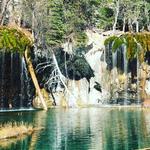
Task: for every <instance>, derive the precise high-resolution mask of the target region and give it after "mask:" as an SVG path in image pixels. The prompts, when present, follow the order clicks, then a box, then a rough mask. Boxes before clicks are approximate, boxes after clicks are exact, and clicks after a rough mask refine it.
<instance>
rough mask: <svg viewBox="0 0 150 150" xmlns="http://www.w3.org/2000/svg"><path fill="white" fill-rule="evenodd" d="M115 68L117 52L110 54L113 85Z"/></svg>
mask: <svg viewBox="0 0 150 150" xmlns="http://www.w3.org/2000/svg"><path fill="white" fill-rule="evenodd" d="M116 67H117V50H116V51H115V52H112V68H113V83H115V79H116V72H115V68H116Z"/></svg>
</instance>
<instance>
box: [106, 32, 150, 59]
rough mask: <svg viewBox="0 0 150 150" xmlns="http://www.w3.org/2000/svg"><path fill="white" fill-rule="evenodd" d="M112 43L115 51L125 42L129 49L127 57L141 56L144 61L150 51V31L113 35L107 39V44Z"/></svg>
mask: <svg viewBox="0 0 150 150" xmlns="http://www.w3.org/2000/svg"><path fill="white" fill-rule="evenodd" d="M109 43H112V51H113V52H115V51H116V50H117V49H119V48H120V47H121V46H122V45H123V44H124V45H125V46H126V49H127V58H128V59H133V58H135V57H137V56H138V57H139V60H140V62H143V61H144V57H145V53H146V52H147V51H150V33H148V32H144V33H125V34H122V35H121V36H118V37H117V36H111V37H109V38H108V39H106V40H105V43H104V44H105V46H107V45H108V44H109Z"/></svg>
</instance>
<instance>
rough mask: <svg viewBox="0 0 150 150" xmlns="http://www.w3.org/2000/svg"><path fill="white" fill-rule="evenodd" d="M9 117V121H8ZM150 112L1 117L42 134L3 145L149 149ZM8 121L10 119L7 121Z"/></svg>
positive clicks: (50, 149) (38, 149) (53, 149)
mask: <svg viewBox="0 0 150 150" xmlns="http://www.w3.org/2000/svg"><path fill="white" fill-rule="evenodd" d="M10 116H11V117H10ZM149 116H150V111H143V110H141V109H138V108H137V109H133V110H131V109H121V110H118V109H107V108H105V109H101V108H89V109H80V110H79V109H68V110H63V109H62V110H61V109H52V110H49V111H48V112H44V111H38V112H24V113H21V112H20V113H17V112H14V113H11V115H10V114H9V113H5V114H0V121H1V122H6V121H8V119H9V121H22V120H23V121H24V122H26V123H33V125H34V126H36V127H44V129H43V130H40V131H36V132H34V133H33V134H32V135H31V136H27V137H24V138H23V139H21V140H20V139H17V141H15V142H13V143H10V142H9V146H8V144H5V146H4V145H2V144H1V142H0V149H2V150H3V149H8V150H28V149H29V150H131V149H140V148H145V147H150V138H149V137H150V117H149ZM10 118H11V119H10Z"/></svg>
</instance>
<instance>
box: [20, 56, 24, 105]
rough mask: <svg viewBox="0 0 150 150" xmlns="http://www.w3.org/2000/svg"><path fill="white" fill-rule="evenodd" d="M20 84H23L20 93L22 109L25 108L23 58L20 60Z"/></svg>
mask: <svg viewBox="0 0 150 150" xmlns="http://www.w3.org/2000/svg"><path fill="white" fill-rule="evenodd" d="M20 59H21V60H20V61H21V63H20V82H21V93H20V108H22V107H23V100H24V59H23V57H21V58H20Z"/></svg>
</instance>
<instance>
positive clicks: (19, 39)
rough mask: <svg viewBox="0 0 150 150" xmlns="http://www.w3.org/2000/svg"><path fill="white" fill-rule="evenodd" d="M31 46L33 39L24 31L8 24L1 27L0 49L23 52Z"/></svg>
mask: <svg viewBox="0 0 150 150" xmlns="http://www.w3.org/2000/svg"><path fill="white" fill-rule="evenodd" d="M31 46H32V41H31V40H30V38H29V37H28V36H27V35H26V34H25V33H24V32H23V31H21V30H19V29H15V28H10V27H6V26H1V27H0V50H2V51H5V52H19V53H20V54H23V53H24V51H25V50H26V47H31Z"/></svg>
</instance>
